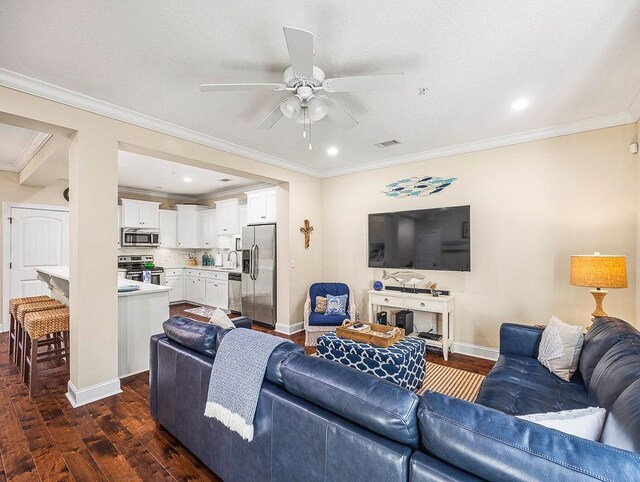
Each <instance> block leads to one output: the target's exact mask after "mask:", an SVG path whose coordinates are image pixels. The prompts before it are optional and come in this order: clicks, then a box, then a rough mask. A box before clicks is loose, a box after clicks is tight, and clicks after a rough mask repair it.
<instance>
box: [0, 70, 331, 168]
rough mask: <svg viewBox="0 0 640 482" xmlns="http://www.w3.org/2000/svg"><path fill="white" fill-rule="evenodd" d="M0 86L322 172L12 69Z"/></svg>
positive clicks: (272, 161)
mask: <svg viewBox="0 0 640 482" xmlns="http://www.w3.org/2000/svg"><path fill="white" fill-rule="evenodd" d="M0 85H3V86H5V87H8V88H10V89H14V90H18V91H20V92H25V93H27V94H31V95H35V96H37V97H42V98H44V99H48V100H52V101H54V102H58V103H60V104H64V105H68V106H71V107H76V108H78V109H82V110H85V111H88V112H93V113H94V114H99V115H103V116H106V117H110V118H112V119H116V120H119V121H122V122H126V123H128V124H133V125H135V126H138V127H144V128H145V129H150V130H153V131H156V132H160V133H162V134H168V135H170V136H173V137H178V138H180V139H184V140H186V141H190V142H195V143H196V144H202V145H204V146H207V147H213V148H214V149H219V150H221V151H225V152H228V153H230V154H236V155H238V156H242V157H246V158H249V159H253V160H255V161H260V162H264V163H265V164H270V165H272V166H275V167H280V168H282V169H287V170H289V171H294V172H297V173H300V174H306V175H308V176H313V177H320V175H321V173H320V171H318V170H316V169H311V168H308V167H305V166H301V165H300V164H296V163H294V162H290V161H287V160H285V159H281V158H279V157H275V156H272V155H269V154H266V153H264V152H259V151H256V150H253V149H249V148H247V147H242V146H239V145H237V144H234V143H232V142H228V141H225V140H223V139H218V138H217V137H213V136H209V135H206V134H202V133H200V132H196V131H194V130H191V129H187V128H185V127H180V126H178V125H176V124H172V123H171V122H167V121H163V120H160V119H156V118H154V117H151V116H148V115H145V114H141V113H139V112H135V111H132V110H130V109H126V108H124V107H120V106H118V105H115V104H111V103H109V102H105V101H102V100H99V99H96V98H94V97H89V96H88V95H84V94H80V93H78V92H74V91H72V90H69V89H65V88H64V87H59V86H57V85H54V84H49V83H48V82H44V81H42V80H38V79H34V78H33V77H28V76H26V75H22V74H19V73H17V72H13V71H11V70H7V69H2V68H0Z"/></svg>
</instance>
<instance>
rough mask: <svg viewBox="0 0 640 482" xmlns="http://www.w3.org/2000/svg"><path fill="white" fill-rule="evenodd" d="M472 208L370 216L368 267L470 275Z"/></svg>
mask: <svg viewBox="0 0 640 482" xmlns="http://www.w3.org/2000/svg"><path fill="white" fill-rule="evenodd" d="M470 215H471V209H470V206H455V207H448V208H438V209H420V210H416V211H400V212H395V213H380V214H369V267H370V268H390V269H401V268H406V269H428V270H441V271H471V226H470V222H471V219H470Z"/></svg>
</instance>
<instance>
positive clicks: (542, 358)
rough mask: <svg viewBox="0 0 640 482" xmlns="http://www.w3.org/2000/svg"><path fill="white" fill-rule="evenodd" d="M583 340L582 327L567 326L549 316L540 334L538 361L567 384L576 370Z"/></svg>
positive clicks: (554, 317)
mask: <svg viewBox="0 0 640 482" xmlns="http://www.w3.org/2000/svg"><path fill="white" fill-rule="evenodd" d="M583 339H584V335H583V334H582V327H580V326H574V325H568V324H567V323H565V322H563V321H562V320H560V319H559V318H557V317H556V316H554V315H551V318H549V323H548V324H547V327H546V328H545V329H544V331H543V332H542V338H541V340H540V348H539V353H538V361H539V362H540V363H541V364H542V365H543V366H545V367H547V368H548V369H549V371H550V372H551V373H553V374H554V375H556V376H558V377H560V378H562V379H563V380H566V381H567V382H568V381H569V380H571V377H572V376H573V374H574V373H575V372H576V369H577V368H578V361H579V360H580V352H581V351H582V342H583Z"/></svg>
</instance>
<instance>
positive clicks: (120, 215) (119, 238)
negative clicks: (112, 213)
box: [118, 206, 122, 248]
mask: <svg viewBox="0 0 640 482" xmlns="http://www.w3.org/2000/svg"><path fill="white" fill-rule="evenodd" d="M120 243H122V206H118V248H121V247H122V245H121V244H120Z"/></svg>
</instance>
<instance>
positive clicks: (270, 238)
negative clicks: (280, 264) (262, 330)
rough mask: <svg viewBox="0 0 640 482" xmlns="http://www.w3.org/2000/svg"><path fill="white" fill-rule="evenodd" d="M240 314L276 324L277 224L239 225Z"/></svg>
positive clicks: (269, 323)
mask: <svg viewBox="0 0 640 482" xmlns="http://www.w3.org/2000/svg"><path fill="white" fill-rule="evenodd" d="M242 314H243V315H244V316H248V317H249V318H251V319H252V320H253V321H256V322H258V323H264V324H265V325H270V326H275V324H276V225H275V224H260V225H256V226H246V227H244V228H242Z"/></svg>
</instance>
